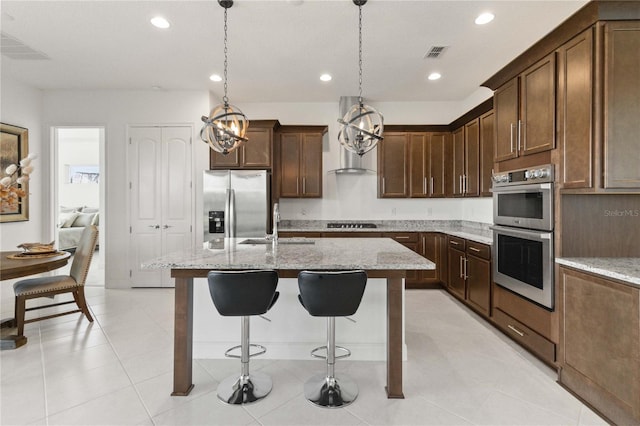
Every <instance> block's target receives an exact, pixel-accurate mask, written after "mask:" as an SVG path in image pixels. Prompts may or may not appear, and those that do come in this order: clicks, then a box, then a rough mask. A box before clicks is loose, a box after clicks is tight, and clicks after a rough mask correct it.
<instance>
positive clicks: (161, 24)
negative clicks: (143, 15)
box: [151, 16, 171, 30]
mask: <svg viewBox="0 0 640 426" xmlns="http://www.w3.org/2000/svg"><path fill="white" fill-rule="evenodd" d="M151 25H153V26H154V27H156V28H161V29H163V30H164V29H167V28H169V27H170V26H171V24H170V23H169V21H167V20H166V19H165V18H163V17H162V16H156V17H155V18H151Z"/></svg>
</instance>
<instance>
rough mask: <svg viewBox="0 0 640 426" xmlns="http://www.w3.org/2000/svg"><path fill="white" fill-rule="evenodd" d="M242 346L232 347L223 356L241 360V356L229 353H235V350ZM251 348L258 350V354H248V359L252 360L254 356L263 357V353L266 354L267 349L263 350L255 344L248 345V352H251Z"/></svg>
mask: <svg viewBox="0 0 640 426" xmlns="http://www.w3.org/2000/svg"><path fill="white" fill-rule="evenodd" d="M241 348H242V345H238V346H234V347H232V348H229V349H227V350H226V351H225V353H224V356H226V357H227V358H238V359H240V358H242V356H241V355H234V354H232V353H231V351H235V350H236V349H241ZM251 348H259V351H258V352H254V353H250V354H249V358H253V357H254V356H259V355H263V354H264V353H265V352H267V348H265V347H264V346H262V345H256V344H255V343H250V344H249V350H251Z"/></svg>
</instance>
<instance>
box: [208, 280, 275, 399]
mask: <svg viewBox="0 0 640 426" xmlns="http://www.w3.org/2000/svg"><path fill="white" fill-rule="evenodd" d="M207 278H208V280H209V293H211V299H212V300H213V304H214V305H215V307H216V309H217V310H218V312H219V313H220V315H222V316H234V317H241V327H242V331H241V338H240V339H241V340H240V341H241V344H240V345H238V346H234V347H232V348H230V349H228V350H227V351H226V352H225V353H224V355H225V356H226V357H230V358H240V362H241V365H242V370H241V372H240V376H238V375H233V376H230V377H227V378H226V379H224V380H223V381H222V382H220V384H219V385H218V398H219V399H220V400H221V401H223V402H225V403H227V404H234V405H241V404H249V403H252V402H256V401H259V400H261V399H262V398H264V397H265V396H267V395H268V394H269V392H271V388H272V387H273V383H272V382H271V378H270V377H269V376H267V375H266V374H264V373H252V374H249V358H251V357H254V356H257V355H262V354H264V353H265V352H266V351H267V349H266V348H265V347H264V346H262V345H254V344H250V343H249V316H251V315H262V314H265V313H267V311H268V310H269V309H271V307H272V306H273V305H274V304H275V303H276V300H278V296H280V293H279V292H277V291H276V287H277V285H278V274H277V272H275V271H211V272H209V274H208V275H207ZM251 347H254V348H258V349H259V351H258V352H256V353H253V354H250V353H249V351H250V348H251ZM238 348H239V349H240V355H232V354H231V353H230V352H231V351H233V350H235V349H238Z"/></svg>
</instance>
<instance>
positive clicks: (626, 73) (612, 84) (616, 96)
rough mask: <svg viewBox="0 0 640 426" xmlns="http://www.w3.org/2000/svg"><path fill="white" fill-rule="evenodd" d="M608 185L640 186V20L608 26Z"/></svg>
mask: <svg viewBox="0 0 640 426" xmlns="http://www.w3.org/2000/svg"><path fill="white" fill-rule="evenodd" d="M604 65H605V67H604V127H605V131H604V188H606V189H609V188H635V189H638V188H640V143H639V142H638V141H639V140H640V21H629V22H607V23H606V24H605V27H604Z"/></svg>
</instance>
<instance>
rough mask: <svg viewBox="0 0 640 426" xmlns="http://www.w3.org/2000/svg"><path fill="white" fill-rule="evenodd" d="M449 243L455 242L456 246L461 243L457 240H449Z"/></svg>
mask: <svg viewBox="0 0 640 426" xmlns="http://www.w3.org/2000/svg"><path fill="white" fill-rule="evenodd" d="M449 244H453V245H454V246H457V245H458V244H459V243H458V242H457V241H453V240H449Z"/></svg>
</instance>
